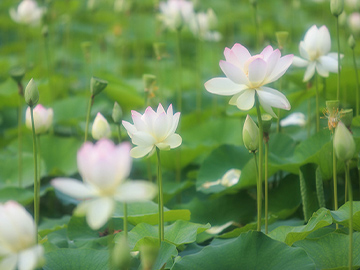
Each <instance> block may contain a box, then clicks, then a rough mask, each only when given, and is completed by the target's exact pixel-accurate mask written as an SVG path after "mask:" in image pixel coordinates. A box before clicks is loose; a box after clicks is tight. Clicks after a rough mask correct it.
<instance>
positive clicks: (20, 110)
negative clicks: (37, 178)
mask: <svg viewBox="0 0 360 270" xmlns="http://www.w3.org/2000/svg"><path fill="white" fill-rule="evenodd" d="M23 98H24V97H22V96H21V95H19V108H18V173H19V187H22V100H23Z"/></svg>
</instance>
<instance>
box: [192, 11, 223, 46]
mask: <svg viewBox="0 0 360 270" xmlns="http://www.w3.org/2000/svg"><path fill="white" fill-rule="evenodd" d="M216 27H217V18H216V15H215V13H214V11H213V10H212V9H208V10H207V12H206V13H205V12H198V13H196V14H195V15H194V16H193V18H192V20H191V22H190V30H191V31H192V33H193V34H194V36H196V37H199V38H200V39H201V40H206V41H214V42H217V41H220V40H221V34H220V33H219V32H218V31H215V29H216Z"/></svg>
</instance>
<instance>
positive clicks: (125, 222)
mask: <svg viewBox="0 0 360 270" xmlns="http://www.w3.org/2000/svg"><path fill="white" fill-rule="evenodd" d="M124 235H125V238H126V239H127V238H128V214H127V203H126V202H124Z"/></svg>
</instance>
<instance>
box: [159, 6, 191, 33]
mask: <svg viewBox="0 0 360 270" xmlns="http://www.w3.org/2000/svg"><path fill="white" fill-rule="evenodd" d="M159 8H160V12H161V14H160V15H159V19H160V20H161V21H162V22H163V24H164V26H165V27H166V28H169V29H170V30H179V29H181V28H182V27H183V26H184V25H185V24H188V23H189V22H190V20H191V19H192V17H193V16H194V7H193V3H192V2H191V1H186V0H168V1H167V2H161V3H160V4H159Z"/></svg>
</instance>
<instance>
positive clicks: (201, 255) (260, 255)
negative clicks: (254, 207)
mask: <svg viewBox="0 0 360 270" xmlns="http://www.w3.org/2000/svg"><path fill="white" fill-rule="evenodd" d="M219 267H221V269H234V270H235V269H252V270H257V269H258V270H260V269H261V270H262V269H267V270H279V269H297V270H305V269H315V264H314V263H313V262H312V260H311V259H310V258H309V257H308V255H307V254H306V253H305V252H304V250H302V249H300V248H293V247H289V246H287V245H285V244H284V243H281V242H278V241H275V240H272V239H271V238H269V237H267V236H266V235H264V234H263V233H260V232H254V231H251V232H247V233H243V234H241V235H240V236H239V237H238V238H235V239H231V240H223V242H222V243H221V244H218V245H216V246H211V245H210V246H207V247H205V248H203V250H201V251H199V252H197V253H196V254H194V255H188V256H184V257H182V258H181V259H178V260H176V262H175V264H174V266H173V267H172V268H171V269H172V270H181V269H184V270H185V269H186V270H187V269H218V268H219Z"/></svg>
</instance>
